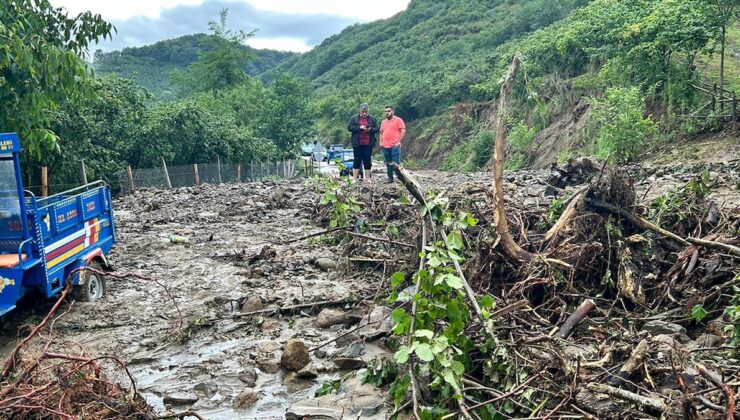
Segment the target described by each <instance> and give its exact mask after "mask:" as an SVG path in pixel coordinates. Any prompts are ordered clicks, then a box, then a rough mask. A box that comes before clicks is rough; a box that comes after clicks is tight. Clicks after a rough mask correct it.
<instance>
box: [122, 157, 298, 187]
mask: <svg viewBox="0 0 740 420" xmlns="http://www.w3.org/2000/svg"><path fill="white" fill-rule="evenodd" d="M307 172H308V170H307V164H306V163H305V161H304V160H281V161H275V162H247V163H221V162H216V163H197V164H192V165H176V166H168V165H166V164H164V162H163V165H162V166H161V167H158V168H146V169H132V168H131V167H129V168H127V169H125V170H123V171H120V172H118V173H117V174H116V179H117V180H118V184H119V185H120V189H121V193H122V194H128V193H130V192H131V191H133V190H135V189H137V188H178V187H191V186H195V185H200V184H221V183H224V184H234V183H240V182H256V181H262V180H265V179H287V178H295V177H296V176H304V175H305V174H306V173H307Z"/></svg>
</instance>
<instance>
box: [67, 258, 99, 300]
mask: <svg viewBox="0 0 740 420" xmlns="http://www.w3.org/2000/svg"><path fill="white" fill-rule="evenodd" d="M90 268H94V269H96V270H98V271H103V267H101V266H100V264H98V263H97V262H92V263H90ZM104 294H105V276H103V275H101V274H98V273H95V272H92V271H87V270H85V271H83V272H81V273H80V284H78V285H77V286H75V287H74V290H73V296H74V298H75V300H79V301H82V302H95V301H96V300H98V299H100V298H101V297H103V295H104Z"/></svg>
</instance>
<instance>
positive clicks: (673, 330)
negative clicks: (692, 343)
mask: <svg viewBox="0 0 740 420" xmlns="http://www.w3.org/2000/svg"><path fill="white" fill-rule="evenodd" d="M642 330H643V331H647V332H649V333H650V334H651V335H653V336H656V335H661V334H666V335H670V336H676V338H677V339H678V341H680V342H682V343H685V342H688V341H689V337H688V336H687V335H686V328H684V327H682V326H680V325H678V324H674V323H672V322H666V321H660V320H651V321H648V322H646V323H645V325H643V326H642Z"/></svg>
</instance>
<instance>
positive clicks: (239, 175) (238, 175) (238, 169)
mask: <svg viewBox="0 0 740 420" xmlns="http://www.w3.org/2000/svg"><path fill="white" fill-rule="evenodd" d="M240 182H242V164H241V163H237V165H236V183H237V184H238V183H240Z"/></svg>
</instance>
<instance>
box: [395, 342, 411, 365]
mask: <svg viewBox="0 0 740 420" xmlns="http://www.w3.org/2000/svg"><path fill="white" fill-rule="evenodd" d="M410 354H411V348H409V346H401V347H399V348H398V351H396V354H394V355H393V358H394V359H395V360H396V362H397V363H400V364H403V363H406V362H408V361H409V355H410Z"/></svg>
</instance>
